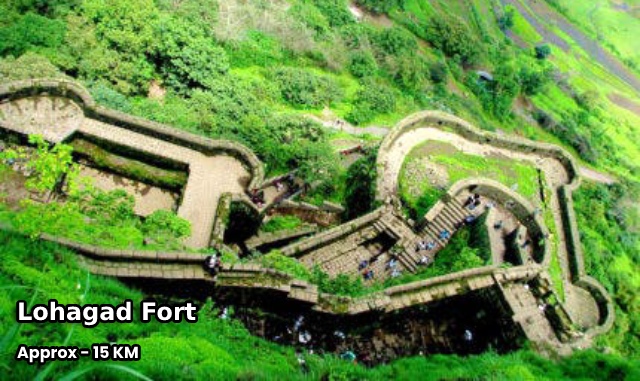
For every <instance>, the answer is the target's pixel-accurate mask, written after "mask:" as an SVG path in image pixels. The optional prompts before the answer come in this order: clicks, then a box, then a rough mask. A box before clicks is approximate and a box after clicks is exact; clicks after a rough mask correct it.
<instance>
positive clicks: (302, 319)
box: [293, 315, 304, 331]
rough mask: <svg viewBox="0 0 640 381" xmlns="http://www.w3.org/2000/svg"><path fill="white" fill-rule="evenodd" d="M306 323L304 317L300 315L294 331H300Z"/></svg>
mask: <svg viewBox="0 0 640 381" xmlns="http://www.w3.org/2000/svg"><path fill="white" fill-rule="evenodd" d="M303 322H304V316H303V315H300V316H298V318H297V319H296V321H295V323H293V330H294V331H297V330H299V329H300V327H302V323H303Z"/></svg>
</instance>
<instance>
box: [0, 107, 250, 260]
mask: <svg viewBox="0 0 640 381" xmlns="http://www.w3.org/2000/svg"><path fill="white" fill-rule="evenodd" d="M0 126H2V127H5V128H8V129H10V130H13V131H16V132H20V133H24V134H42V135H43V136H44V137H45V139H47V140H48V141H50V142H53V143H58V142H61V141H63V140H65V139H67V138H68V137H70V136H71V135H72V134H73V133H75V132H76V131H79V132H81V133H83V134H86V135H89V136H92V137H95V138H99V139H102V140H105V141H108V142H112V143H113V144H117V145H121V146H124V147H130V148H132V149H134V150H136V151H140V152H143V153H146V154H149V155H152V156H156V157H162V158H165V159H168V160H173V161H175V162H178V163H184V164H187V165H188V166H189V179H188V182H187V185H186V186H185V189H184V193H183V197H182V203H181V204H180V206H179V208H178V215H179V216H180V217H183V218H185V219H186V220H188V221H189V222H190V223H191V236H190V237H189V238H188V239H187V240H186V241H185V244H186V245H187V246H189V247H192V248H196V249H199V248H205V247H207V246H208V245H209V241H210V239H211V231H212V229H213V223H214V221H215V215H216V209H217V206H218V200H219V199H220V197H221V196H222V194H223V193H226V192H230V193H234V194H243V193H244V189H245V187H246V185H247V184H248V183H249V181H250V179H251V175H250V174H249V172H248V171H247V169H245V168H244V166H243V165H242V163H241V162H240V161H239V160H237V159H235V158H233V157H231V156H227V155H214V156H207V155H204V154H203V153H201V152H198V151H195V150H192V149H190V148H187V147H183V146H179V145H177V144H173V143H170V142H168V141H164V140H160V139H156V138H153V137H151V136H147V135H143V134H140V133H137V132H133V131H131V130H128V129H125V128H121V127H116V126H114V125H111V124H106V123H103V122H100V121H97V120H95V119H89V118H85V117H84V114H83V113H82V110H81V109H80V107H79V106H78V105H77V104H75V103H74V102H72V101H70V100H69V99H66V98H60V97H48V96H39V97H29V98H21V99H17V100H13V101H10V102H5V103H2V104H0Z"/></svg>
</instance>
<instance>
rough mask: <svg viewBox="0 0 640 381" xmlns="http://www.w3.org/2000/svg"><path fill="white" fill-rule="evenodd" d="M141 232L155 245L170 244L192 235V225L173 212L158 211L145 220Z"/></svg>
mask: <svg viewBox="0 0 640 381" xmlns="http://www.w3.org/2000/svg"><path fill="white" fill-rule="evenodd" d="M141 230H142V232H143V233H144V234H145V236H146V237H148V238H151V239H152V240H153V241H154V242H155V243H168V242H172V241H175V240H179V239H181V238H184V237H188V236H189V235H191V224H190V223H189V221H187V220H185V219H183V218H180V217H178V216H177V215H176V214H175V213H174V212H172V211H169V210H164V209H158V210H156V211H154V212H153V213H151V214H150V215H149V216H147V218H145V220H144V223H143V224H142V228H141Z"/></svg>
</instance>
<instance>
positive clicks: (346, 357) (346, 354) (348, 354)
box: [340, 351, 357, 362]
mask: <svg viewBox="0 0 640 381" xmlns="http://www.w3.org/2000/svg"><path fill="white" fill-rule="evenodd" d="M340 358H341V359H343V360H348V361H353V362H355V361H356V358H357V356H356V354H355V353H353V352H352V351H345V352H342V353H341V354H340Z"/></svg>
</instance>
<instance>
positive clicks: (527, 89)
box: [518, 64, 549, 95]
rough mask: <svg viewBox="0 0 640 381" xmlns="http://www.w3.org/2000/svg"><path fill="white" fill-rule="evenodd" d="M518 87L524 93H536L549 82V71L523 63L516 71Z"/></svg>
mask: <svg viewBox="0 0 640 381" xmlns="http://www.w3.org/2000/svg"><path fill="white" fill-rule="evenodd" d="M518 77H519V79H520V87H521V89H522V92H523V93H525V94H526V95H536V94H538V93H539V92H540V91H541V90H542V89H543V88H544V86H545V85H546V84H547V83H548V82H549V72H548V71H547V70H544V69H537V68H535V67H533V66H531V65H527V64H525V65H524V66H523V67H521V68H520V72H519V73H518Z"/></svg>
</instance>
